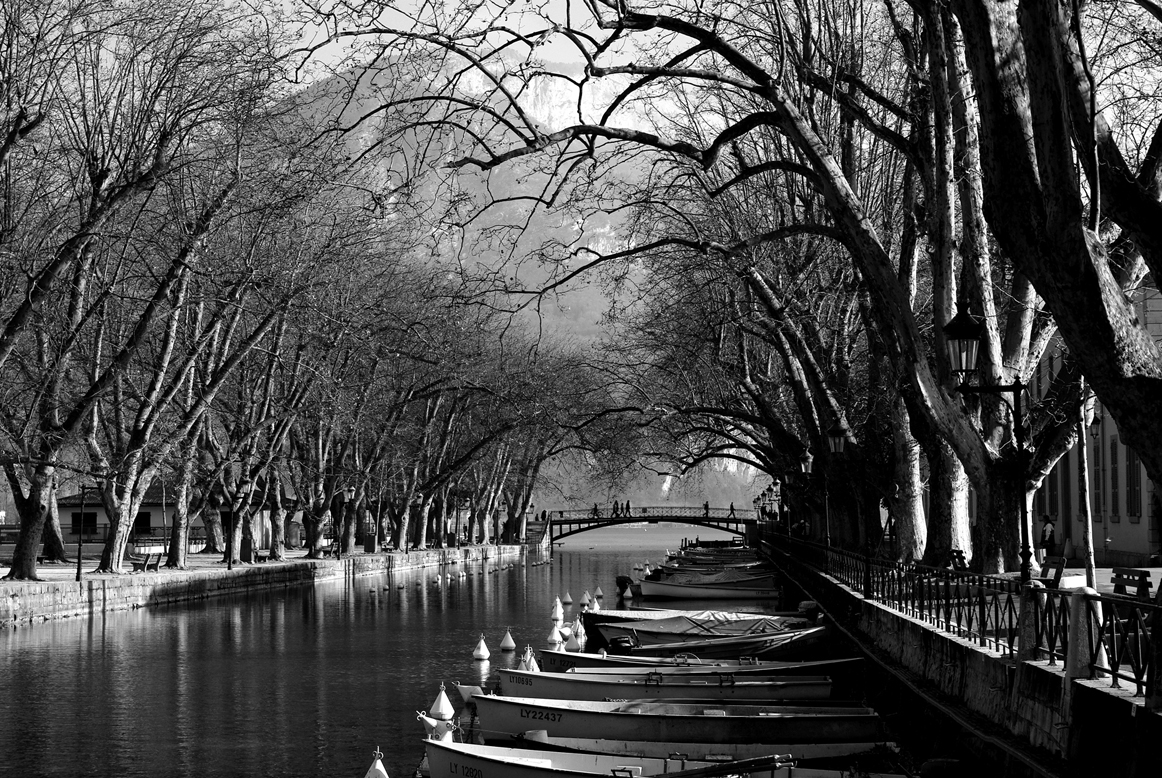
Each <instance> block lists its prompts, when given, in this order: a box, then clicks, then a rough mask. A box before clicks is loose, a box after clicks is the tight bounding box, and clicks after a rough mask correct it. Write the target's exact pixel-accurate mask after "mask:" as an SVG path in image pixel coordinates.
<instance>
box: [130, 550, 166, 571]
mask: <svg viewBox="0 0 1162 778" xmlns="http://www.w3.org/2000/svg"><path fill="white" fill-rule="evenodd" d="M126 559H128V560H129V564H131V565H133V570H134V572H136V571H141V572H144V573H148V572H149V571H150V570H155V571H160V570H161V554H146V555H145V556H127V557H126Z"/></svg>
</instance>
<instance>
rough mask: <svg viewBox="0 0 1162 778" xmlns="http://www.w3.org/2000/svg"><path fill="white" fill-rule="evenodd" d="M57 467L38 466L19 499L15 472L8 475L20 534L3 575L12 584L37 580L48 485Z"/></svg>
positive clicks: (49, 485)
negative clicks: (37, 557) (6, 570)
mask: <svg viewBox="0 0 1162 778" xmlns="http://www.w3.org/2000/svg"><path fill="white" fill-rule="evenodd" d="M55 473H56V468H55V467H54V466H53V465H51V464H40V465H37V467H36V468H35V470H34V471H33V473H32V475H31V477H30V478H29V483H28V488H27V490H26V491H25V492H24V494H25V497H23V498H21V497H20V496H19V494H18V489H17V488H15V487H17V486H19V484H14V483H13V479H14V472H12V471H10V472H9V484H10V485H12V486H13V487H14V488H13V497H14V498H15V499H16V508H17V510H18V511H19V513H20V533H19V534H18V535H17V536H16V547H15V548H13V549H12V568H11V569H10V570H9V571H8V575H7V576H5V578H7V579H8V580H14V581H39V580H40V579H39V577H37V575H36V555H37V552H38V551H40V537H41V534H42V532H43V531H44V522H45V520H46V518H47V517H48V511H49V506H48V502H49V498H50V497H51V496H52V489H51V484H52V481H53V478H54V477H55Z"/></svg>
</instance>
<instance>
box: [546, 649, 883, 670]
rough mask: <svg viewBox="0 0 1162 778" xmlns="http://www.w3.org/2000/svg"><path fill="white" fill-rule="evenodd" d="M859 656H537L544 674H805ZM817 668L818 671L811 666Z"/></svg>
mask: <svg viewBox="0 0 1162 778" xmlns="http://www.w3.org/2000/svg"><path fill="white" fill-rule="evenodd" d="M862 662H863V660H862V659H825V660H821V661H817V662H785V661H779V660H774V659H772V660H762V659H753V658H747V659H705V660H703V659H700V658H699V657H696V656H691V655H685V656H683V655H678V656H620V655H617V654H593V653H583V652H580V651H578V652H574V653H571V654H565V653H562V652H560V651H543V652H541V656H540V667H541V670H543V671H545V672H547V673H564V672H568V671H569V670H571V669H573V668H578V669H583V670H585V671H590V670H594V669H601V668H608V669H615V668H620V669H627V668H628V669H633V668H637V669H638V670H639V671H641V672H649V671H651V670H661V671H663V672H693V673H698V672H719V671H724V670H725V671H732V672H739V671H743V672H747V673H759V674H762V673H767V674H769V675H780V674H786V673H793V674H800V673H805V674H807V675H827V674H828V673H830V672H832V671H833V670H834V669H835V668H841V669H843V670H848V669H849V668H850V667H851V666H852V665H858V664H860V663H862ZM815 667H818V671H815V670H814V669H813V668H815Z"/></svg>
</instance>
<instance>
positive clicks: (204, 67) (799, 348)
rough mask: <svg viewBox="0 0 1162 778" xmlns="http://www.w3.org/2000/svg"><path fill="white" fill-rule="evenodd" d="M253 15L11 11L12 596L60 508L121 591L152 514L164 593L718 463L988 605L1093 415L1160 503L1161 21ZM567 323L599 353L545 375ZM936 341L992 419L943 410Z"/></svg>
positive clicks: (1038, 3)
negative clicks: (297, 528)
mask: <svg viewBox="0 0 1162 778" xmlns="http://www.w3.org/2000/svg"><path fill="white" fill-rule="evenodd" d="M271 5H272V7H271V8H263V7H262V6H261V5H257V6H253V7H252V6H245V7H236V4H229V3H224V2H221V0H199V2H196V3H194V4H192V5H191V4H190V3H188V2H184V3H177V2H171V1H170V0H163V1H162V2H160V3H157V2H151V3H148V4H147V3H144V2H136V1H134V2H128V3H121V4H116V5H115V6H109V5H108V4H105V3H99V2H95V1H94V0H66V1H65V2H59V3H53V4H50V5H49V6H46V5H45V4H40V3H32V2H16V3H11V4H6V5H5V7H4V9H3V11H2V13H3V14H4V25H5V32H6V34H5V36H4V37H3V39H2V40H0V63H3V67H4V68H5V79H4V86H3V89H4V90H5V92H4V94H5V95H6V103H5V108H4V112H3V114H2V119H0V121H2V122H3V124H2V125H0V176H2V177H3V182H4V189H3V198H2V201H0V208H2V213H0V272H2V273H3V274H4V275H3V280H4V283H3V288H4V290H5V291H4V292H3V293H2V294H3V296H2V297H0V417H2V422H3V425H2V427H0V435H2V438H0V463H2V464H3V466H4V468H5V473H6V476H7V480H8V483H9V486H10V487H11V489H12V491H13V494H14V498H15V503H16V506H17V508H18V512H19V514H20V521H21V529H20V538H19V541H18V547H17V553H16V559H15V563H14V565H13V568H12V572H11V573H10V575H11V576H12V577H15V578H31V577H35V575H36V556H37V554H38V552H39V547H40V544H41V542H42V541H43V542H44V543H45V553H46V554H47V555H48V556H49V557H50V558H52V559H65V558H67V555H66V552H65V550H64V548H63V547H62V544H61V543H60V538H61V531H60V526H59V519H58V517H57V514H56V508H55V505H56V502H55V496H56V494H57V493H58V492H60V493H66V494H73V493H75V491H76V489H75V485H76V484H80V483H82V482H83V483H85V484H95V487H96V488H95V496H96V498H97V499H100V500H101V502H102V504H103V506H104V507H105V509H106V510H107V512H108V514H109V515H110V516H114V517H116V520H115V523H114V530H113V532H112V533H111V534H110V537H109V540H108V543H107V545H106V548H105V553H104V556H103V558H102V561H101V565H100V569H102V570H109V571H115V570H120V569H121V567H122V558H123V555H124V550H125V545H126V540H127V538H128V536H129V532H130V529H131V526H132V523H133V517H134V516H135V515H136V512H137V508H138V506H139V505H140V502H141V499H142V496H143V495H144V492H145V490H146V489H147V488H148V486H149V484H150V483H151V482H152V481H153V480H154V479H156V478H158V477H159V475H164V476H166V477H167V478H172V479H173V481H174V482H175V483H176V484H178V486H177V490H176V491H177V494H175V495H174V505H175V507H176V512H175V516H174V520H173V523H172V533H173V539H174V541H175V542H172V543H171V545H170V547H171V549H174V550H173V551H172V552H171V554H170V557H169V559H167V561H166V564H167V565H170V566H173V567H179V568H180V567H182V566H183V565H185V564H186V560H185V559H183V552H182V551H181V549H184V548H185V547H186V544H185V543H184V542H182V541H183V538H184V534H183V533H185V532H187V530H188V527H190V526H191V523H192V522H198V521H200V522H202V523H204V524H205V526H206V528H207V535H208V537H209V539H210V545H211V549H212V552H213V553H227V552H229V553H231V554H235V553H237V549H239V548H240V547H241V545H242V544H241V539H242V536H243V534H244V533H248V534H250V535H257V534H258V533H257V532H256V531H255V528H254V527H253V526H252V522H254V521H260V520H261V521H270V522H271V529H272V532H273V536H274V541H273V545H274V548H273V549H272V555H273V556H275V557H276V558H277V557H278V555H279V554H281V548H282V538H281V532H282V527H283V525H284V521H283V519H284V518H285V516H286V513H287V512H288V511H298V510H301V511H303V517H304V525H305V527H306V530H307V535H308V545H309V547H310V548H311V550H312V553H316V554H317V553H319V552H320V550H321V542H322V534H323V533H322V528H323V527H324V525H325V523H326V522H331V523H332V524H333V525H334V526H335V527H337V528H338V530H339V538H338V541H337V542H339V543H340V545H341V546H342V547H344V548H350V547H352V545H353V543H354V537H355V528H356V527H357V526H359V525H361V524H363V523H365V522H370V523H372V524H373V525H374V526H375V527H376V528H377V529H376V531H377V534H378V535H379V536H380V538H381V540H382V541H383V542H384V543H385V544H389V545H392V546H394V547H397V548H406V547H409V546H410V545H416V544H418V545H424V544H426V543H429V542H434V543H441V542H443V541H444V538H445V537H446V536H447V533H449V532H456V533H459V532H460V531H461V530H462V528H461V527H455V526H450V522H451V523H452V524H453V525H454V521H455V520H454V519H453V518H452V517H456V516H461V515H464V516H470V517H471V519H470V521H471V522H472V523H473V525H474V526H475V528H476V529H475V530H474V531H475V532H477V533H478V534H481V533H487V534H488V535H489V536H500V537H501V538H502V539H505V538H507V539H511V538H514V537H519V536H520V527H519V523H520V521H521V517H522V516H524V515H525V509H526V508H527V507H528V506H529V503H530V500H531V494H532V490H533V488H534V486H535V485H536V484H537V483H538V481H539V482H540V483H541V485H542V486H544V485H545V483H546V478H545V476H546V474H547V472H548V470H550V469H552V468H546V467H545V465H546V463H552V464H553V465H554V466H555V465H556V464H558V463H560V462H562V461H565V462H566V463H567V464H569V465H571V466H573V467H575V468H578V469H581V470H583V471H585V472H586V473H587V474H589V475H597V476H601V477H604V478H606V479H607V480H608V481H609V482H610V483H611V484H613V485H616V484H618V483H619V481H620V480H624V479H625V477H626V475H627V474H632V473H634V472H638V471H639V470H640V469H641V468H645V469H646V470H647V471H656V472H661V473H667V474H672V475H680V474H683V473H687V472H689V471H690V470H693V469H696V468H698V467H699V465H701V464H703V463H705V462H708V461H710V460H714V459H722V458H725V459H732V460H736V461H741V462H744V463H746V464H748V465H751V466H753V467H754V468H755V469H756V470H757V471H758V472H760V473H765V474H766V475H768V476H771V477H773V478H778V479H780V480H782V481H784V482H785V481H786V480H787V479H786V478H785V477H784V476H785V475H786V474H787V473H789V472H796V473H798V472H801V468H802V466H803V464H806V463H808V462H811V463H813V468H812V469H813V475H812V478H811V479H810V480H808V479H801V480H800V482H799V483H798V484H786V483H784V488H783V494H782V500H783V502H784V504H786V505H787V506H788V507H789V508H790V509H791V510H792V511H793V512H794V513H795V514H796V515H802V516H804V517H812V518H813V521H812V522H811V523H812V524H814V525H815V526H820V525H822V524H823V522H824V521H827V522H828V526H829V528H830V529H829V534H830V535H831V537H833V539H834V541H835V543H837V544H841V545H846V546H849V547H852V548H858V549H861V550H867V551H868V552H869V553H870V552H875V551H877V550H881V551H883V550H886V547H885V545H884V544H883V543H882V542H881V541H882V539H883V536H884V532H885V527H886V526H887V523H886V522H884V521H883V520H882V519H881V507H883V508H886V510H887V512H888V513H889V514H890V516H891V518H892V522H891V525H892V526H893V527H894V528H895V537H896V538H897V540H898V542H897V543H896V544H895V545H893V546H892V547H891V550H892V552H893V553H896V554H897V555H898V556H899V557H900V558H909V557H910V558H917V559H925V560H927V561H929V562H942V561H943V560H944V559H946V558H947V556H948V554H949V552H950V551H951V550H953V549H960V550H965V551H969V552H970V553H969V556H970V557H971V559H972V564H973V566H974V567H975V568H977V569H979V570H985V571H996V570H1001V569H1014V568H1015V567H1016V566H1018V564H1019V563H1020V555H1019V551H1020V545H1021V537H1022V533H1023V532H1024V533H1028V535H1029V536H1032V535H1033V534H1034V533H1033V531H1032V529H1031V528H1029V527H1028V526H1027V524H1026V525H1025V526H1024V528H1022V525H1021V521H1020V517H1021V516H1022V515H1023V514H1029V513H1032V512H1031V511H1027V510H1022V506H1026V507H1027V506H1028V504H1029V502H1030V501H1031V500H1032V497H1033V495H1034V494H1035V493H1036V492H1037V490H1038V489H1039V488H1041V487H1042V484H1043V482H1044V479H1045V477H1046V475H1047V474H1048V473H1050V472H1051V470H1052V468H1053V466H1054V465H1055V463H1057V462H1058V461H1059V460H1060V459H1061V457H1062V456H1063V454H1065V453H1066V452H1067V451H1069V450H1070V449H1071V448H1072V447H1073V446H1075V445H1076V443H1077V441H1078V438H1079V431H1081V430H1083V429H1084V427H1085V424H1086V423H1088V421H1089V420H1090V419H1091V418H1092V415H1093V393H1096V395H1097V397H1098V398H1099V399H1100V400H1101V402H1102V404H1103V406H1104V408H1105V410H1106V411H1108V413H1109V414H1110V416H1111V417H1112V419H1113V420H1114V421H1115V422H1116V423H1117V427H1118V432H1119V438H1120V440H1119V441H1118V442H1116V443H1115V445H1121V444H1122V443H1124V444H1126V445H1128V446H1130V447H1131V448H1132V449H1133V450H1134V451H1135V452H1136V455H1137V456H1138V457H1140V459H1141V461H1142V462H1143V463H1144V465H1145V468H1146V471H1147V473H1148V474H1149V475H1150V477H1151V479H1152V480H1153V481H1154V482H1155V483H1157V482H1159V481H1160V480H1162V443H1160V441H1162V416H1159V414H1157V413H1156V410H1155V409H1156V408H1157V407H1158V406H1159V404H1160V403H1159V400H1160V399H1162V397H1160V396H1159V395H1160V393H1162V352H1159V348H1158V346H1157V345H1156V343H1155V339H1154V337H1153V336H1152V335H1151V332H1150V331H1149V329H1148V322H1147V321H1146V320H1145V316H1144V314H1143V307H1142V299H1143V296H1144V295H1146V294H1147V293H1150V292H1152V291H1154V290H1156V286H1155V281H1154V279H1156V278H1158V276H1159V273H1158V271H1159V270H1162V259H1160V257H1162V254H1160V253H1159V246H1162V232H1160V230H1162V218H1160V217H1162V204H1160V203H1159V193H1160V192H1162V179H1160V178H1159V160H1160V159H1162V129H1160V128H1162V124H1160V123H1159V118H1160V117H1162V105H1160V104H1159V101H1158V97H1157V89H1158V84H1159V79H1158V75H1159V74H1158V68H1159V65H1160V64H1162V63H1159V61H1158V54H1157V52H1156V50H1155V47H1154V46H1153V42H1152V37H1151V31H1152V30H1156V29H1157V28H1158V25H1159V24H1160V23H1162V22H1160V18H1162V14H1160V13H1159V12H1158V10H1157V8H1156V6H1155V5H1154V4H1152V3H1141V4H1138V5H1133V4H1128V5H1127V4H1112V5H1111V4H1105V5H1099V4H1092V3H1090V4H1075V5H1069V4H1060V3H1054V2H1049V1H1048V0H1030V2H1025V3H1021V4H1012V3H1001V2H953V3H951V4H948V5H941V4H933V3H923V2H916V3H911V4H897V3H893V2H884V0H866V1H865V2H858V3H855V4H852V3H847V4H842V3H832V2H829V1H828V0H823V1H822V2H814V3H809V2H800V1H799V0H787V1H786V2H776V3H774V4H765V5H762V4H760V5H754V4H745V3H737V2H732V1H731V0H715V1H714V2H710V3H706V2H691V1H690V0H659V1H658V2H652V3H648V4H645V3H632V2H631V3H625V2H620V0H562V1H561V2H555V1H554V2H536V1H534V2H527V3H526V2H518V3H514V4H511V5H510V4H507V3H504V4H500V3H498V4H495V5H493V4H489V3H485V4H482V5H481V4H475V5H470V6H465V7H459V6H456V7H444V6H438V7H428V6H422V7H417V8H416V9H413V10H412V11H409V10H407V9H403V10H401V9H400V8H397V7H395V6H394V5H384V4H381V3H372V2H367V3H363V2H330V1H329V0H324V1H323V2H317V3H316V2H308V1H307V0H301V2H294V3H281V4H277V6H278V12H277V13H274V12H273V11H274V10H275V9H274V6H275V5H276V4H271ZM267 11H270V13H267ZM1074 14H1080V16H1078V17H1076V18H1075V17H1074ZM585 282H595V283H601V284H603V285H604V289H605V291H606V292H607V293H608V310H607V312H606V323H607V325H608V332H609V333H610V334H609V336H608V337H607V338H606V339H605V340H604V341H603V342H601V343H598V344H593V345H592V346H586V347H581V346H575V345H566V344H563V343H561V342H559V341H555V340H553V339H551V338H549V337H547V336H546V334H545V333H544V332H542V331H541V330H540V329H538V328H537V327H536V326H535V325H536V324H537V316H536V315H535V314H536V313H537V312H538V311H540V310H542V309H543V308H542V306H549V305H551V304H552V303H553V302H554V301H555V299H556V296H557V295H559V294H563V293H565V292H567V291H568V290H569V289H571V288H573V287H575V286H577V285H578V284H581V283H585ZM958 312H962V313H963V314H965V315H966V316H969V317H970V318H971V319H972V320H973V321H975V322H976V325H977V326H979V328H980V342H979V370H978V371H977V377H976V378H975V379H972V380H974V381H975V382H977V384H978V385H984V386H986V387H1007V389H1006V390H1005V391H1000V392H998V393H995V394H988V393H985V394H969V393H965V392H961V391H958V388H957V387H958V385H959V383H960V381H961V379H962V376H961V375H957V374H956V373H955V371H954V367H955V366H954V365H953V363H952V361H951V357H950V354H949V352H948V348H947V347H948V345H949V343H948V341H949V337H948V336H947V335H946V332H945V327H946V326H947V325H948V324H949V323H950V322H951V321H952V319H953V318H954V316H955V315H956V314H957V313H958ZM530 325H533V326H530ZM1015 387H1031V388H1032V391H1030V392H1029V394H1028V396H1027V397H1024V405H1025V407H1026V409H1027V411H1028V412H1027V414H1025V417H1024V418H1023V419H1017V418H1015V416H1014V412H1013V410H1014V406H1015V405H1016V404H1017V400H1018V398H1017V397H1015V396H1014V391H1013V390H1014V388H1015ZM1018 421H1021V422H1023V423H1024V428H1023V429H1020V430H1018V429H1017V428H1016V423H1017V422H1018ZM840 442H841V443H842V446H840V445H839V443H840ZM840 452H842V453H840ZM1135 461H1136V460H1135ZM768 482H769V481H768V480H766V479H763V480H761V481H760V482H759V483H758V488H756V491H758V489H761V488H763V487H765V485H766V484H767V483H768ZM970 486H971V490H972V492H973V494H974V495H975V521H973V520H972V519H971V518H970V513H969V490H970ZM925 489H926V490H927V492H928V499H927V506H928V508H927V510H925V509H924V502H925V501H924V499H923V496H924V492H925ZM1139 499H1140V498H1139ZM1078 504H1079V506H1081V507H1082V508H1083V509H1084V510H1088V505H1089V500H1088V498H1087V497H1086V496H1085V494H1084V492H1083V493H1082V494H1081V495H1080V499H1079V501H1078ZM457 509H462V510H457ZM1083 515H1084V514H1083ZM222 516H227V517H228V520H227V522H226V526H224V527H223V526H222V520H221V517H222ZM484 526H486V527H487V529H483V528H482V527H484ZM1084 526H1085V527H1087V528H1088V526H1089V522H1088V521H1086V522H1084Z"/></svg>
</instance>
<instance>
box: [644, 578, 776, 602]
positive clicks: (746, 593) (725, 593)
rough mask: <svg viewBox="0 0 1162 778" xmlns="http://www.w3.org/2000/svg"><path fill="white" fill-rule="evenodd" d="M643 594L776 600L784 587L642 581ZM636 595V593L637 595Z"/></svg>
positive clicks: (705, 598) (718, 598)
mask: <svg viewBox="0 0 1162 778" xmlns="http://www.w3.org/2000/svg"><path fill="white" fill-rule="evenodd" d="M640 585H641V596H642V597H646V598H655V599H674V600H774V599H778V597H779V596H780V595H781V594H782V589H777V588H774V587H757V586H756V587H746V586H728V585H725V584H722V585H717V586H714V585H703V586H699V585H697V584H683V583H669V582H667V581H641V582H640ZM635 596H636V595H635Z"/></svg>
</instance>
